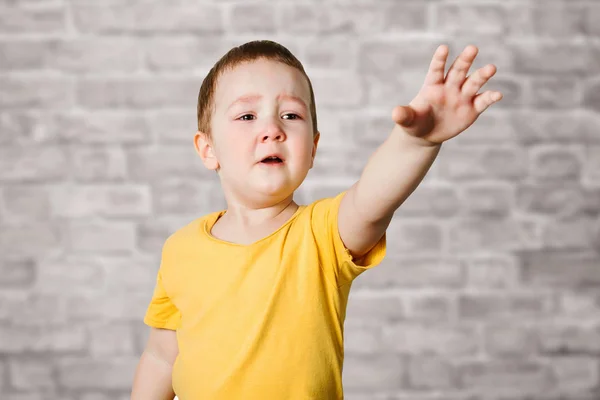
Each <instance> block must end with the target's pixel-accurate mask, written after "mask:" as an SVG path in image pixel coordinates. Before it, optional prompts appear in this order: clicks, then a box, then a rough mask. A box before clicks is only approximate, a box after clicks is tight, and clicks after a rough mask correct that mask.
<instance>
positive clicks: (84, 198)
mask: <svg viewBox="0 0 600 400" xmlns="http://www.w3.org/2000/svg"><path fill="white" fill-rule="evenodd" d="M50 201H51V204H52V214H53V215H55V216H58V217H67V218H82V217H92V216H103V217H123V218H127V217H137V216H144V215H150V213H151V211H152V209H151V207H152V205H151V197H150V188H149V187H148V186H147V185H136V184H131V183H130V184H127V185H116V184H115V185H99V184H95V185H78V186H73V185H71V186H69V187H57V188H54V189H53V190H52V194H51V200H50Z"/></svg>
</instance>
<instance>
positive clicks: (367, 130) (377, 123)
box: [317, 112, 394, 154]
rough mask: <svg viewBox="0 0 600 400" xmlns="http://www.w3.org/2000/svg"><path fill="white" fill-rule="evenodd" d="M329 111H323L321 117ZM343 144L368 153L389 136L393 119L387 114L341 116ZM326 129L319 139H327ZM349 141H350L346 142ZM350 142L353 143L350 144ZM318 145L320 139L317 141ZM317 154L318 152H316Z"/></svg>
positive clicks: (326, 115) (392, 126)
mask: <svg viewBox="0 0 600 400" xmlns="http://www.w3.org/2000/svg"><path fill="white" fill-rule="evenodd" d="M328 115H329V113H328V112H327V113H325V115H324V116H323V118H328ZM341 118H342V119H346V120H348V119H349V120H350V121H345V122H344V121H342V122H341V124H342V126H343V128H342V129H343V131H344V132H343V133H342V135H344V139H345V142H346V143H345V145H346V146H348V147H350V148H352V149H363V150H366V149H368V152H369V153H372V152H373V151H375V150H376V149H377V148H378V147H379V146H380V145H381V144H382V143H383V142H385V140H386V139H387V138H388V137H389V136H390V134H391V132H392V130H393V128H394V121H392V119H391V117H390V116H389V115H364V116H363V115H360V116H345V115H344V116H342V117H341ZM327 132H328V131H327V130H326V129H325V130H324V133H325V135H323V134H321V135H323V137H322V138H321V139H320V140H324V139H325V140H327V138H328V136H327ZM348 142H350V143H348ZM352 143H353V144H354V145H352ZM319 146H320V141H319ZM317 154H318V153H317Z"/></svg>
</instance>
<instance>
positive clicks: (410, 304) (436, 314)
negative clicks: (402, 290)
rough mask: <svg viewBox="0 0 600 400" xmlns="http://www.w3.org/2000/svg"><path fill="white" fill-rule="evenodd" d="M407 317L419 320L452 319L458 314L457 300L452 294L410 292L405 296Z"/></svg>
mask: <svg viewBox="0 0 600 400" xmlns="http://www.w3.org/2000/svg"><path fill="white" fill-rule="evenodd" d="M405 301H406V303H407V307H406V319H409V320H417V321H438V322H439V321H450V320H452V319H454V316H455V314H456V302H455V301H454V299H453V298H452V297H451V296H448V295H446V294H443V293H439V294H437V293H436V294H410V295H406V296H405Z"/></svg>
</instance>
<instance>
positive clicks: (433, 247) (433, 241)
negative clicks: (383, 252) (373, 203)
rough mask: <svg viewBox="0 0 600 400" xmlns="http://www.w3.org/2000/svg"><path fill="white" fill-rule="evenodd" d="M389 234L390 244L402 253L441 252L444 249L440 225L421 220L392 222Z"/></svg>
mask: <svg viewBox="0 0 600 400" xmlns="http://www.w3.org/2000/svg"><path fill="white" fill-rule="evenodd" d="M387 232H389V235H390V237H392V238H394V242H393V243H390V245H391V246H394V248H395V250H396V251H398V252H401V253H422V252H431V251H439V250H441V248H442V230H441V227H440V225H439V224H436V223H433V222H428V221H419V220H416V219H415V220H404V221H400V220H392V222H391V223H390V225H389V227H388V230H387Z"/></svg>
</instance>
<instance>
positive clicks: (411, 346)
mask: <svg viewBox="0 0 600 400" xmlns="http://www.w3.org/2000/svg"><path fill="white" fill-rule="evenodd" d="M382 343H383V344H382V346H383V347H384V348H385V349H388V350H389V351H393V352H398V353H400V354H410V355H442V356H447V357H450V356H452V357H459V356H473V355H476V354H477V353H478V352H479V350H480V347H481V346H480V337H479V335H478V333H477V331H476V330H475V329H474V328H473V327H470V326H466V325H448V324H433V323H427V324H425V323H414V322H410V323H407V322H402V323H394V324H390V325H386V326H385V327H384V329H383V333H382Z"/></svg>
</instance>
